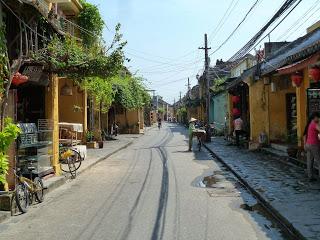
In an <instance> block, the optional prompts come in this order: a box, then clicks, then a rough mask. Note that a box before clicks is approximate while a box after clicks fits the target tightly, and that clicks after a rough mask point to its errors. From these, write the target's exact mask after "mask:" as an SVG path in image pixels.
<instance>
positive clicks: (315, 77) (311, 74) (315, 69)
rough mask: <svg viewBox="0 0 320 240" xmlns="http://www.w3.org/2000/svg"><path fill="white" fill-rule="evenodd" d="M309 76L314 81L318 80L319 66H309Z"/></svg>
mask: <svg viewBox="0 0 320 240" xmlns="http://www.w3.org/2000/svg"><path fill="white" fill-rule="evenodd" d="M309 77H310V78H311V79H312V80H313V81H315V82H318V81H320V68H319V67H312V68H310V69H309Z"/></svg>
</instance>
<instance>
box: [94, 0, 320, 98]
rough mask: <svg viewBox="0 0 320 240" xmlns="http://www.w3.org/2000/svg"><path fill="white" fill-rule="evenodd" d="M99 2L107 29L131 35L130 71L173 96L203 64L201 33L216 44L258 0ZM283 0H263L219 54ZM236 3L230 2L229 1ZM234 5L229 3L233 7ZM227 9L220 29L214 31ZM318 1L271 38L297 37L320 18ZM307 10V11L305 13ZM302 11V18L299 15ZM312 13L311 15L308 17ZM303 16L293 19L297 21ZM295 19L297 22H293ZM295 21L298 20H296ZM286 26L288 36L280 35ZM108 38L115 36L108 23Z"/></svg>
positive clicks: (308, 2)
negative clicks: (118, 29)
mask: <svg viewBox="0 0 320 240" xmlns="http://www.w3.org/2000/svg"><path fill="white" fill-rule="evenodd" d="M88 1H89V2H91V3H94V4H96V5H98V7H99V8H100V10H101V13H102V15H103V17H104V20H105V22H106V24H107V26H108V28H109V29H113V28H114V26H115V25H116V24H117V23H118V22H119V23H121V25H122V33H123V35H124V39H125V40H127V41H128V45H127V47H126V50H125V52H126V56H127V57H128V58H130V59H131V61H130V62H129V63H127V64H126V65H127V66H128V67H129V69H130V71H131V72H133V73H135V72H137V74H138V75H140V76H143V77H144V78H146V79H147V82H146V84H147V86H148V88H150V89H155V90H156V93H157V94H158V95H161V96H163V97H164V99H165V100H167V101H169V102H173V100H174V98H175V99H176V100H177V99H178V98H179V92H180V91H182V94H184V93H185V92H186V90H187V87H186V84H187V78H188V76H189V77H190V81H191V84H192V85H195V84H196V83H197V80H196V78H195V75H196V74H197V73H198V72H199V71H201V69H202V68H203V54H204V53H203V51H202V50H198V47H200V46H201V45H203V34H204V33H208V35H209V40H210V41H209V42H210V46H211V47H212V49H215V48H216V47H217V46H219V44H221V42H223V40H224V39H225V38H226V37H227V36H228V35H229V34H230V33H231V32H232V30H233V29H234V28H235V27H236V25H237V24H238V23H239V22H240V20H241V19H242V18H243V17H244V15H245V13H246V12H247V11H248V10H249V8H250V7H251V5H252V4H253V3H254V2H255V1H256V0H224V1H219V0H113V1H110V0H88ZM282 2H283V0H271V1H270V0H260V2H259V3H258V5H257V7H256V8H255V9H254V11H253V12H252V13H251V14H250V15H249V17H248V18H247V20H246V21H245V23H244V24H243V25H242V26H241V27H240V29H239V30H238V31H237V32H236V34H235V35H234V36H233V37H232V38H231V39H230V40H229V42H228V43H227V44H226V45H225V46H224V47H223V48H221V50H219V51H218V52H217V53H216V54H214V55H212V57H211V63H212V64H214V63H215V61H216V59H217V58H218V59H220V58H222V59H224V60H227V59H228V58H229V57H231V56H232V55H233V54H234V53H235V52H236V51H237V50H239V49H240V48H241V47H242V46H243V45H244V44H245V43H246V42H247V41H248V40H249V39H250V38H251V37H252V36H253V35H254V34H255V33H256V32H257V31H258V30H259V29H260V28H261V27H262V26H263V25H264V24H265V23H266V21H267V20H268V19H269V18H270V17H271V16H272V15H273V14H274V13H275V11H276V10H277V9H278V8H279V6H280V5H281V4H282ZM231 3H232V5H231ZM230 6H231V7H230ZM228 7H230V8H229V12H230V14H226V17H225V21H224V25H223V26H222V27H221V29H220V31H218V32H216V33H215V34H212V33H213V32H214V30H215V28H216V27H217V25H218V23H219V21H220V20H221V18H222V17H223V16H224V14H225V13H226V10H227V9H228ZM308 9H310V11H309V12H308ZM319 10H320V1H319V0H303V1H302V3H301V4H300V5H299V6H298V7H297V8H296V9H295V10H294V11H293V12H292V13H291V15H290V16H289V17H288V18H287V19H286V20H285V21H284V22H283V23H282V24H281V25H280V26H279V27H278V28H277V29H276V30H275V31H274V32H273V33H272V34H271V41H279V40H287V41H290V40H293V39H295V38H297V37H299V36H301V35H303V34H305V31H306V27H308V26H309V25H311V24H312V23H314V22H316V21H317V20H319V19H320V11H319ZM306 13H307V14H306ZM300 17H301V19H299V18H300ZM309 17H310V18H309ZM297 19H299V21H297V22H296V23H295V21H296V20H297ZM294 23H295V24H294ZM293 24H294V25H293ZM291 26H293V28H292V30H291V31H290V32H288V35H289V36H283V37H282V38H281V35H283V34H284V33H286V31H287V30H288V29H290V27H291ZM104 38H105V39H106V40H107V42H108V41H110V39H111V38H112V32H110V31H108V30H107V28H106V29H105V31H104Z"/></svg>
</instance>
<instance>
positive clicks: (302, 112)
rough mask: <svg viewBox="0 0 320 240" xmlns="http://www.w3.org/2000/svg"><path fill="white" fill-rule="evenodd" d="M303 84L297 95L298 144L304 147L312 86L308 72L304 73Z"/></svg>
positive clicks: (297, 90)
mask: <svg viewBox="0 0 320 240" xmlns="http://www.w3.org/2000/svg"><path fill="white" fill-rule="evenodd" d="M303 75H304V77H303V82H302V85H301V86H300V87H299V88H296V94H297V134H298V144H299V146H303V132H304V128H305V126H306V124H307V95H306V91H307V88H309V86H310V80H309V76H308V70H307V69H305V70H304V71H303Z"/></svg>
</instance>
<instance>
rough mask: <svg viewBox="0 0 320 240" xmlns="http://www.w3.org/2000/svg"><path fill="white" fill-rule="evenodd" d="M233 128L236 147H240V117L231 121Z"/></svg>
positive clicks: (241, 123)
mask: <svg viewBox="0 0 320 240" xmlns="http://www.w3.org/2000/svg"><path fill="white" fill-rule="evenodd" d="M233 126H234V133H235V135H236V145H237V146H240V136H241V135H242V134H243V121H242V119H241V117H240V116H239V117H238V118H236V119H235V120H234V121H233Z"/></svg>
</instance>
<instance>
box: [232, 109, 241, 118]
mask: <svg viewBox="0 0 320 240" xmlns="http://www.w3.org/2000/svg"><path fill="white" fill-rule="evenodd" d="M240 114H241V112H240V110H239V109H238V108H234V109H232V115H233V116H234V117H236V116H240Z"/></svg>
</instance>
